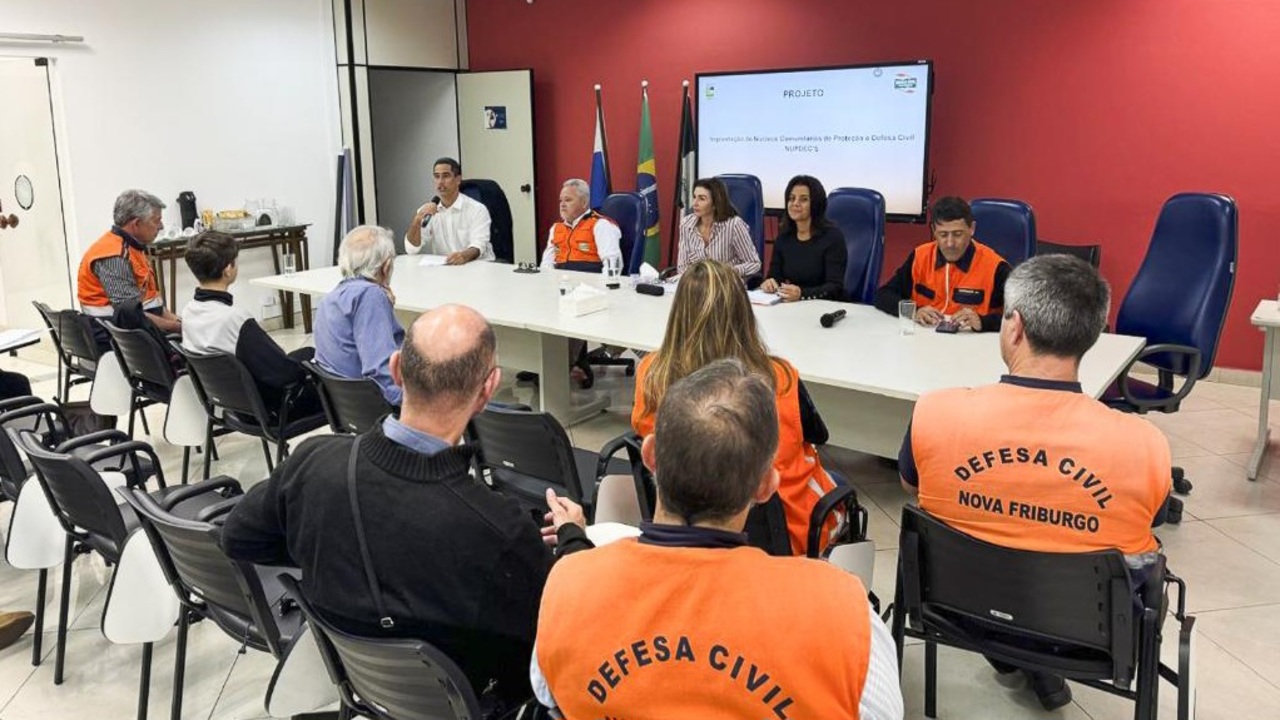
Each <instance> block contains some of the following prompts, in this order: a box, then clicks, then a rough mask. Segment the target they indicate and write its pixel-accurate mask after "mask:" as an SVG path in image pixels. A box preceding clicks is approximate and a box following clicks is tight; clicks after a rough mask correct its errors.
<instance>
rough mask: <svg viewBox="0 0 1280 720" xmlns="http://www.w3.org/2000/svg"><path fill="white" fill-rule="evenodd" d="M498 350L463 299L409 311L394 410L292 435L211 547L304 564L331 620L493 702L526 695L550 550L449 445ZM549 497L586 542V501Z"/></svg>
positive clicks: (310, 587)
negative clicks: (341, 430)
mask: <svg viewBox="0 0 1280 720" xmlns="http://www.w3.org/2000/svg"><path fill="white" fill-rule="evenodd" d="M496 359H497V356H496V341H495V339H494V334H493V330H492V328H490V327H489V324H488V323H487V322H486V321H485V320H484V318H483V317H481V316H480V315H479V314H478V313H476V312H475V311H474V310H472V309H470V308H466V307H462V306H458V305H446V306H444V307H441V308H437V309H435V310H432V311H431V312H428V313H425V314H424V315H422V316H420V317H419V318H418V319H417V320H416V321H415V322H414V323H413V325H412V326H410V328H409V330H408V333H407V334H406V336H405V340H404V345H403V346H402V347H401V349H400V350H399V351H398V352H396V353H395V354H393V355H392V356H391V375H392V378H393V379H394V380H395V382H396V384H397V385H400V386H401V387H403V388H404V404H403V406H402V408H401V413H400V418H399V419H396V418H394V417H388V418H387V419H386V420H385V421H384V422H383V423H382V425H381V426H379V427H376V428H374V429H373V430H371V431H369V432H368V433H366V434H364V435H361V436H359V437H356V438H353V437H343V436H327V437H317V438H311V439H309V440H307V441H306V442H304V443H303V444H302V445H301V446H299V447H298V449H297V451H296V452H294V453H293V454H292V455H290V456H289V459H288V460H287V461H286V462H284V463H283V464H281V465H280V466H279V467H277V468H276V470H275V472H274V473H272V475H271V477H270V478H268V479H267V480H266V481H264V482H262V483H260V484H259V485H257V486H255V487H254V488H252V489H251V490H250V491H249V492H248V493H246V494H245V496H244V499H243V500H242V501H241V502H240V504H239V505H238V506H237V507H236V508H235V510H234V511H232V513H231V514H230V516H229V517H228V519H227V522H226V525H225V526H224V528H223V530H222V546H223V548H224V549H225V550H226V551H227V553H228V554H229V555H230V556H232V557H233V558H236V559H240V560H247V561H250V562H255V563H259V564H264V565H290V566H295V567H299V568H301V569H302V587H303V591H304V593H305V594H306V595H307V598H308V599H309V600H310V601H311V602H312V604H314V605H315V607H316V609H317V610H318V611H319V612H320V613H321V614H322V615H324V616H325V618H326V619H328V620H329V621H330V622H332V623H334V624H335V625H337V626H338V627H339V628H341V629H343V630H345V631H348V632H351V633H353V634H357V635H364V636H382V637H412V638H419V639H423V640H426V641H428V642H431V643H432V644H434V645H436V646H437V647H439V648H440V649H442V650H443V651H444V652H445V653H447V654H448V655H449V656H450V657H452V658H453V659H454V660H456V661H457V662H458V664H459V665H460V666H461V667H462V669H463V671H464V672H466V674H467V676H468V678H470V680H471V683H472V685H473V686H474V688H475V690H476V693H477V694H481V693H483V692H484V691H485V690H486V688H488V687H489V686H490V685H491V684H493V686H492V688H491V689H490V692H489V693H488V694H489V696H490V697H491V699H493V700H496V701H498V704H499V705H505V706H507V707H510V706H512V705H514V704H517V703H519V702H522V701H524V700H526V699H528V698H529V697H531V696H532V691H531V689H530V687H529V677H528V668H529V657H530V654H531V651H532V646H533V639H534V633H535V630H536V627H537V615H538V603H539V600H540V598H541V596H542V587H543V584H544V583H545V582H546V578H547V572H548V571H549V570H550V568H551V563H552V560H553V556H552V553H551V551H550V550H548V549H547V546H546V545H544V544H543V541H542V539H541V537H540V532H539V528H538V527H536V526H535V525H534V524H533V523H531V522H529V520H528V516H527V515H525V514H524V513H523V512H522V511H521V509H520V507H519V506H518V505H517V504H516V502H515V501H514V500H512V499H510V498H507V497H504V496H502V495H500V494H498V493H496V492H494V491H493V490H491V489H489V488H488V487H486V486H485V485H484V484H482V483H481V482H479V481H478V480H476V479H475V478H473V477H472V476H471V475H470V473H469V471H470V468H471V457H472V454H473V450H472V449H471V448H470V447H468V446H465V445H464V446H460V445H458V441H459V439H460V438H461V437H462V433H463V430H464V429H465V428H466V426H467V422H468V421H469V420H470V419H471V417H472V416H473V415H475V414H476V413H478V412H480V411H481V410H482V409H484V406H485V403H487V402H488V400H489V398H490V397H491V396H492V395H493V392H494V390H495V389H496V388H497V387H498V382H499V380H500V377H501V370H499V368H498V367H497V365H496ZM353 447H355V448H356V449H355V451H354V452H355V461H354V462H351V458H352V453H353ZM349 466H350V472H352V479H351V482H353V483H354V487H356V488H357V493H356V507H358V511H359V518H360V519H361V522H360V524H359V526H357V521H356V515H355V513H353V504H352V500H351V496H350V495H349V487H348V482H349V479H348V474H349ZM548 499H549V501H551V502H553V503H558V504H560V506H561V508H563V509H565V510H567V511H568V512H570V514H571V515H572V516H573V521H574V522H571V523H568V524H565V525H563V526H561V527H560V529H559V531H558V533H557V535H558V541H559V547H560V552H561V554H563V553H565V552H568V551H571V550H574V549H581V548H583V547H590V543H589V542H588V541H587V540H586V538H585V535H584V533H583V530H582V525H583V524H584V521H583V516H582V509H581V508H580V507H577V506H576V505H573V504H572V503H571V502H570V501H568V500H565V499H561V498H548ZM361 534H363V537H361ZM362 543H364V544H365V545H366V547H367V549H368V557H369V558H370V560H371V562H372V568H373V571H374V573H373V574H374V576H375V578H376V579H375V580H374V584H375V585H376V587H377V590H376V591H375V590H374V589H372V588H371V584H370V580H369V578H368V577H367V575H366V568H365V562H364V560H363V559H362V557H363V553H362V549H361V544H362ZM379 595H380V597H379ZM387 618H389V619H390V623H391V625H390V627H388V626H387V622H386V621H385V620H384V619H387Z"/></svg>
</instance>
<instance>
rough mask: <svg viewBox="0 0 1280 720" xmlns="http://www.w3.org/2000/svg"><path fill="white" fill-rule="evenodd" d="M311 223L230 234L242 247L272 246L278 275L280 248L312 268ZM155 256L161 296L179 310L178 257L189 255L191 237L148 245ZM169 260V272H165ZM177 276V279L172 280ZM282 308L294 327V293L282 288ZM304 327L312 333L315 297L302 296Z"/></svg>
mask: <svg viewBox="0 0 1280 720" xmlns="http://www.w3.org/2000/svg"><path fill="white" fill-rule="evenodd" d="M308 227H310V225H280V226H276V225H273V226H269V227H257V228H253V229H252V230H241V231H238V232H229V233H227V234H228V235H230V236H231V237H233V238H235V239H236V240H237V241H238V242H239V243H240V249H241V250H242V251H243V250H252V249H254V248H271V264H272V267H274V268H275V271H276V274H277V275H279V274H280V273H281V265H280V251H281V250H284V251H285V252H287V253H291V254H292V255H293V256H294V257H295V258H297V260H296V261H295V263H296V265H297V269H298V270H299V271H301V270H308V269H310V267H311V254H310V249H309V244H308V243H307V228H308ZM147 252H148V254H150V256H151V268H152V270H153V271H154V272H155V274H156V281H157V282H158V283H159V285H160V296H161V297H164V298H167V300H168V305H167V306H168V308H169V309H170V310H172V311H174V312H177V307H178V283H177V273H178V260H179V259H180V258H184V257H186V255H187V238H179V239H176V240H160V241H156V242H154V243H152V244H151V245H149V246H148V247H147ZM166 261H167V263H168V266H169V267H168V272H166V271H165V264H166ZM169 278H173V282H169ZM280 309H281V312H282V318H283V322H284V326H285V327H287V328H291V327H293V293H291V292H286V291H284V290H281V291H280ZM302 329H303V330H304V331H305V332H307V333H310V332H311V296H310V295H307V294H305V293H304V294H303V295H302Z"/></svg>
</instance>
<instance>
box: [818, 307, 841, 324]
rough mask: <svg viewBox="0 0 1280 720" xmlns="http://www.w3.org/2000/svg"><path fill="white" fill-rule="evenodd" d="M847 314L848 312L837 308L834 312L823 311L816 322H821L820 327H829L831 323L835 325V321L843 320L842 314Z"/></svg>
mask: <svg viewBox="0 0 1280 720" xmlns="http://www.w3.org/2000/svg"><path fill="white" fill-rule="evenodd" d="M847 314H848V313H846V312H845V311H844V310H837V311H835V312H829V313H824V314H823V316H822V317H821V318H820V319H819V320H818V322H820V323H822V327H824V328H829V327H831V326H832V325H835V324H836V323H838V322H840V321H841V320H843V319H844V316H845V315H847Z"/></svg>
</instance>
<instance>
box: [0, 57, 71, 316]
mask: <svg viewBox="0 0 1280 720" xmlns="http://www.w3.org/2000/svg"><path fill="white" fill-rule="evenodd" d="M49 88H50V84H49V66H48V65H47V63H46V61H44V60H43V59H33V58H0V98H4V100H3V105H4V110H3V111H0V216H3V218H4V221H3V222H0V300H2V301H3V302H2V304H0V326H8V327H15V328H19V327H20V328H43V327H44V322H43V321H42V320H41V319H40V316H39V314H37V312H36V309H35V307H34V306H32V304H31V301H32V300H39V301H41V302H44V303H47V304H48V305H49V306H50V307H52V308H54V309H55V310H60V309H63V308H69V307H72V306H73V304H72V301H71V294H72V293H71V288H72V287H73V285H72V279H71V274H70V267H69V266H68V264H67V234H66V227H65V226H64V225H63V221H62V195H61V188H60V187H59V178H58V156H57V150H56V147H55V138H54V130H53V110H52V108H53V106H52V104H51V102H50V89H49ZM15 220H16V221H17V223H16V226H15V223H14V221H15Z"/></svg>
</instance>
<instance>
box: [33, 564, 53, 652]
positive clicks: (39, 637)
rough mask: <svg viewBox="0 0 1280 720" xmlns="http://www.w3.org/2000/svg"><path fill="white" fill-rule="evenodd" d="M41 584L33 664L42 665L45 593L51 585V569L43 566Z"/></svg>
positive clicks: (37, 591) (37, 604) (37, 594)
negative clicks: (41, 650) (41, 651)
mask: <svg viewBox="0 0 1280 720" xmlns="http://www.w3.org/2000/svg"><path fill="white" fill-rule="evenodd" d="M37 582H38V583H39V586H38V587H37V588H36V622H35V630H34V631H32V633H31V664H32V665H34V666H36V667H39V666H40V649H41V646H42V645H43V644H44V643H43V642H42V641H43V640H44V604H45V594H46V591H47V590H48V586H49V570H48V569H47V568H41V570H40V576H39V579H38V580H37Z"/></svg>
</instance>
